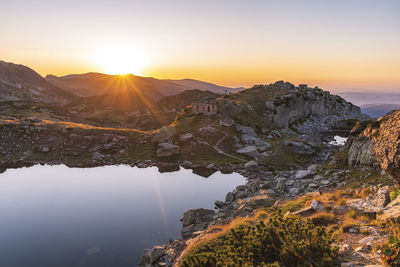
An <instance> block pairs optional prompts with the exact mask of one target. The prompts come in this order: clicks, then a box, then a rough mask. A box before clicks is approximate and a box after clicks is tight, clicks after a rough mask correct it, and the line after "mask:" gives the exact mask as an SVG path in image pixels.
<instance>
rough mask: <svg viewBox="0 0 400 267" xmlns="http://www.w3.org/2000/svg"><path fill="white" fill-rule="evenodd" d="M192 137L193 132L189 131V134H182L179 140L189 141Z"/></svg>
mask: <svg viewBox="0 0 400 267" xmlns="http://www.w3.org/2000/svg"><path fill="white" fill-rule="evenodd" d="M192 138H193V134H191V133H187V134H183V135H181V136H180V137H179V140H180V141H181V142H187V141H189V140H191V139H192Z"/></svg>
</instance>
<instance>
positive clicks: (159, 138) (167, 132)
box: [153, 126, 176, 143]
mask: <svg viewBox="0 0 400 267" xmlns="http://www.w3.org/2000/svg"><path fill="white" fill-rule="evenodd" d="M175 133H176V129H175V128H174V127H171V126H163V127H161V129H160V130H158V132H157V133H156V134H155V135H154V138H153V141H154V142H156V143H164V142H166V141H168V140H169V139H170V138H171V137H173V136H174V135H175Z"/></svg>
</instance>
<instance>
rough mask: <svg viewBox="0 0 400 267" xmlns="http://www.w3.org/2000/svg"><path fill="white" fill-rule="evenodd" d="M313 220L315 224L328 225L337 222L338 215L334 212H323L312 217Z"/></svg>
mask: <svg viewBox="0 0 400 267" xmlns="http://www.w3.org/2000/svg"><path fill="white" fill-rule="evenodd" d="M311 222H312V223H313V224H315V225H324V226H328V225H330V224H334V223H336V222H337V219H336V216H335V215H334V214H332V213H328V212H321V213H317V214H315V215H313V216H312V217H311Z"/></svg>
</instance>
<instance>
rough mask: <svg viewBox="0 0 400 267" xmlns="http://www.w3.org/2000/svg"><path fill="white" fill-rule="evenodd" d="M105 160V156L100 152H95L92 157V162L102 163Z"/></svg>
mask: <svg viewBox="0 0 400 267" xmlns="http://www.w3.org/2000/svg"><path fill="white" fill-rule="evenodd" d="M103 158H104V155H103V154H101V153H99V152H94V153H93V156H92V160H95V161H101V160H102V159H103Z"/></svg>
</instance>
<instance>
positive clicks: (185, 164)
mask: <svg viewBox="0 0 400 267" xmlns="http://www.w3.org/2000/svg"><path fill="white" fill-rule="evenodd" d="M192 166H193V163H191V162H190V161H188V160H185V161H184V162H182V167H183V168H185V169H190V168H191V167H192Z"/></svg>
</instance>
